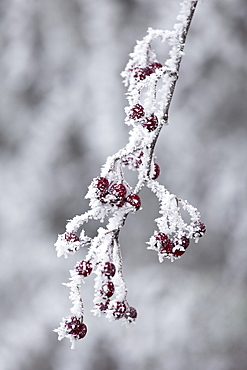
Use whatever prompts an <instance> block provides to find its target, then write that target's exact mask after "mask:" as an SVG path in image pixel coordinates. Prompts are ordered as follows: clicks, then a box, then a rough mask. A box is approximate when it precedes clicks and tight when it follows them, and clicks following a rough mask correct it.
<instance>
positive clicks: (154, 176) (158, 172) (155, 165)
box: [152, 163, 160, 180]
mask: <svg viewBox="0 0 247 370" xmlns="http://www.w3.org/2000/svg"><path fill="white" fill-rule="evenodd" d="M159 175H160V166H159V165H158V164H157V163H154V172H153V177H152V180H156V179H157V178H158V177H159Z"/></svg>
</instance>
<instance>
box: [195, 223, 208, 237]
mask: <svg viewBox="0 0 247 370" xmlns="http://www.w3.org/2000/svg"><path fill="white" fill-rule="evenodd" d="M193 229H194V232H193V238H201V237H202V236H203V235H204V234H205V232H206V225H205V224H204V223H203V222H201V221H196V222H194V224H193Z"/></svg>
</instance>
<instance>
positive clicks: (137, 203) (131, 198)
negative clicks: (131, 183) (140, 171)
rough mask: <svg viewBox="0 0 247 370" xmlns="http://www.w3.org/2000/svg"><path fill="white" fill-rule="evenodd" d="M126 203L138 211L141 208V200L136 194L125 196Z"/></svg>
mask: <svg viewBox="0 0 247 370" xmlns="http://www.w3.org/2000/svg"><path fill="white" fill-rule="evenodd" d="M126 202H128V203H129V204H130V205H132V206H133V207H135V208H136V210H138V209H139V208H140V207H141V198H140V197H139V195H137V194H130V195H128V196H127V199H126Z"/></svg>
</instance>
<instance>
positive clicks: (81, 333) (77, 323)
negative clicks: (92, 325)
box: [65, 316, 87, 340]
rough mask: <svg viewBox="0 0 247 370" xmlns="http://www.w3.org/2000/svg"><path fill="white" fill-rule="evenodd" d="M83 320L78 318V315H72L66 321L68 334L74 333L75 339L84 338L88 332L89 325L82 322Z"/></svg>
mask: <svg viewBox="0 0 247 370" xmlns="http://www.w3.org/2000/svg"><path fill="white" fill-rule="evenodd" d="M81 320H82V318H81ZM81 320H80V319H78V318H77V317H76V316H72V317H71V318H69V319H68V320H66V321H65V326H66V329H67V332H68V334H71V335H73V337H74V339H77V340H78V339H82V338H84V337H85V335H86V334H87V327H86V325H85V324H84V323H83V322H81Z"/></svg>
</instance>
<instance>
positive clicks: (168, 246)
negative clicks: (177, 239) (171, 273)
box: [155, 233, 174, 254]
mask: <svg viewBox="0 0 247 370" xmlns="http://www.w3.org/2000/svg"><path fill="white" fill-rule="evenodd" d="M155 239H156V240H157V242H158V243H157V246H158V250H159V252H160V253H161V254H163V253H168V254H171V253H172V250H173V248H174V243H173V241H172V240H171V239H169V237H168V236H167V235H166V234H164V233H158V234H156V235H155Z"/></svg>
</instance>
